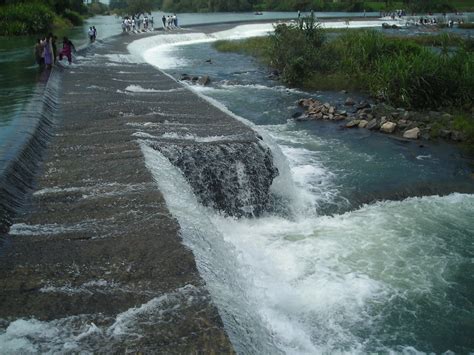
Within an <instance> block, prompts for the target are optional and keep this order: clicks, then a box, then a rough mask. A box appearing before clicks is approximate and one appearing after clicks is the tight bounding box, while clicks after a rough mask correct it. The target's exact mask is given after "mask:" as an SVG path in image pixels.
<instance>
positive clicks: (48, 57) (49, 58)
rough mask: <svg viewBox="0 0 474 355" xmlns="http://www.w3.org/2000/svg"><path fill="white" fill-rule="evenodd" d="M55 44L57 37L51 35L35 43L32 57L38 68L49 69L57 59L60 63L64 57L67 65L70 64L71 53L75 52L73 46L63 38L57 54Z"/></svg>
mask: <svg viewBox="0 0 474 355" xmlns="http://www.w3.org/2000/svg"><path fill="white" fill-rule="evenodd" d="M56 42H57V37H56V36H54V35H53V34H52V33H50V34H48V35H47V36H46V37H43V38H38V40H37V41H36V44H35V47H34V55H35V61H36V63H37V64H38V66H39V67H40V68H42V67H44V66H46V68H48V69H50V68H51V67H52V66H53V64H55V63H56V61H57V59H58V58H59V60H60V61H61V60H63V58H64V57H66V58H67V60H68V62H69V64H71V63H72V52H73V51H75V50H76V48H75V47H74V44H73V43H72V42H71V41H70V40H69V39H68V38H67V37H63V43H62V48H61V50H60V51H59V53H58V51H57V45H56Z"/></svg>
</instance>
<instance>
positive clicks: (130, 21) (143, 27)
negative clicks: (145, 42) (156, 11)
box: [122, 15, 154, 32]
mask: <svg viewBox="0 0 474 355" xmlns="http://www.w3.org/2000/svg"><path fill="white" fill-rule="evenodd" d="M153 25H154V20H153V16H151V17H148V16H147V15H144V16H141V15H138V16H132V17H128V16H126V17H124V18H123V21H122V31H123V32H142V31H148V30H153Z"/></svg>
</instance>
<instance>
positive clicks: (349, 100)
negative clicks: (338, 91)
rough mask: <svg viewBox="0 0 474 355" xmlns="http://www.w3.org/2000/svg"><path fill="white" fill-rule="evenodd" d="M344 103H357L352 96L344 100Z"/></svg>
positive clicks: (350, 104)
mask: <svg viewBox="0 0 474 355" xmlns="http://www.w3.org/2000/svg"><path fill="white" fill-rule="evenodd" d="M344 105H346V106H354V105H355V101H354V99H353V98H352V97H348V98H347V99H346V101H344Z"/></svg>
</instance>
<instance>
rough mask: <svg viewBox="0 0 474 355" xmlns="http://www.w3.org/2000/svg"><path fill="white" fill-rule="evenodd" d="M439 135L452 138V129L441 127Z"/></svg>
mask: <svg viewBox="0 0 474 355" xmlns="http://www.w3.org/2000/svg"><path fill="white" fill-rule="evenodd" d="M439 136H440V137H441V138H444V139H450V138H451V131H450V130H449V129H441V130H440V131H439Z"/></svg>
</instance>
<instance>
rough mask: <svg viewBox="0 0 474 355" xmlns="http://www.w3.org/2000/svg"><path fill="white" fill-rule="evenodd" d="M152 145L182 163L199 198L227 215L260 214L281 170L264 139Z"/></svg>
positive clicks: (178, 163)
mask: <svg viewBox="0 0 474 355" xmlns="http://www.w3.org/2000/svg"><path fill="white" fill-rule="evenodd" d="M152 147H153V148H154V149H156V150H158V151H159V152H160V153H162V154H163V155H164V156H165V157H166V158H168V160H169V161H170V162H171V163H172V164H173V165H175V166H176V167H178V168H179V169H180V170H181V171H182V173H183V174H184V176H185V177H186V179H187V181H188V183H189V184H190V185H191V186H192V188H193V190H194V193H195V194H196V196H198V199H199V202H200V203H202V204H203V205H205V206H209V207H212V208H214V209H215V210H217V211H220V212H222V213H224V214H226V215H231V216H236V217H241V216H258V215H260V214H261V213H262V212H264V211H265V209H266V207H267V205H268V202H269V190H270V186H271V184H272V182H273V179H274V178H275V177H276V176H277V175H278V170H277V169H276V168H275V167H274V166H273V160H272V155H271V152H270V150H269V148H267V147H264V146H263V145H262V144H261V143H260V142H243V143H241V142H221V143H193V144H185V145H183V144H160V143H153V145H152Z"/></svg>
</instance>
